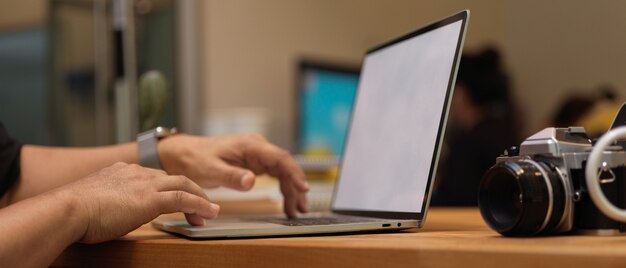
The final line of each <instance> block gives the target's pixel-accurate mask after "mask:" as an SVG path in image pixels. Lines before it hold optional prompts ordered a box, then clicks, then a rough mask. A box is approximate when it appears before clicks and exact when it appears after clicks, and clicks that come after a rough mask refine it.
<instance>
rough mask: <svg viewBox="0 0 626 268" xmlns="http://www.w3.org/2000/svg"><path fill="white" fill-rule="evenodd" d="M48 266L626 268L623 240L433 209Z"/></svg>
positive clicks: (115, 246)
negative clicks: (356, 224) (342, 230)
mask: <svg viewBox="0 0 626 268" xmlns="http://www.w3.org/2000/svg"><path fill="white" fill-rule="evenodd" d="M54 266H89V267H92V266H114V267H146V266H149V267H181V266H203V267H325V268H330V267H378V268H382V267H524V268H529V267H537V266H541V267H545V266H553V267H568V268H569V267H586V268H589V267H592V268H596V267H626V236H613V237H597V236H552V237H540V238H505V237H502V236H500V235H498V234H497V233H495V232H493V231H491V230H490V229H488V228H487V226H486V225H485V224H484V222H483V220H482V218H481V217H480V214H479V212H478V210H477V209H475V208H433V209H431V210H430V212H429V215H428V219H427V221H426V225H425V228H424V229H421V230H419V231H417V230H412V231H405V232H401V233H384V234H355V235H335V236H317V237H282V238H260V239H259V238H258V239H233V240H205V241H192V240H187V239H184V238H179V237H175V236H172V235H169V234H166V233H162V232H160V231H157V230H155V229H153V228H152V227H151V226H150V225H144V226H142V227H141V228H139V229H137V230H136V231H134V232H131V233H130V234H128V235H126V236H125V237H123V238H122V239H120V240H116V241H111V242H107V243H102V244H98V245H83V244H75V245H73V246H71V247H69V248H68V249H67V250H65V252H64V253H63V254H62V255H61V256H60V257H59V258H58V259H57V260H56V261H55V263H54Z"/></svg>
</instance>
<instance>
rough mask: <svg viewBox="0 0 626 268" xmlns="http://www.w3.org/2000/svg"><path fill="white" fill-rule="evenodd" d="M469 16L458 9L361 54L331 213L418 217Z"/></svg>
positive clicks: (423, 205)
mask: <svg viewBox="0 0 626 268" xmlns="http://www.w3.org/2000/svg"><path fill="white" fill-rule="evenodd" d="M468 18H469V11H468V10H466V11H462V12H460V13H458V14H455V15H453V16H450V17H448V18H446V19H443V20H441V21H438V22H435V23H432V24H430V25H428V26H426V27H423V28H421V29H419V30H417V31H414V32H411V33H409V34H407V35H404V36H402V37H400V38H397V39H395V40H392V41H390V42H388V43H386V44H383V45H380V46H378V47H375V48H373V49H371V50H370V51H368V53H367V55H366V56H365V59H364V62H363V69H362V72H361V79H360V81H359V87H358V90H357V95H356V100H355V104H354V108H353V112H352V113H353V114H352V119H351V122H350V128H349V131H348V134H347V140H346V144H345V148H344V156H343V159H342V163H341V166H340V171H339V177H338V182H337V185H336V186H335V193H334V195H333V202H332V209H333V211H334V212H336V213H342V214H351V215H362V216H373V217H385V218H403V219H418V220H422V219H423V218H424V216H425V214H426V209H427V208H428V203H429V200H430V193H431V192H432V189H431V188H432V185H433V180H434V177H435V172H436V167H437V162H438V158H439V153H440V147H441V143H442V139H443V135H444V131H445V126H446V120H447V116H448V110H449V103H450V100H451V98H452V92H453V88H454V82H455V79H456V72H457V66H458V62H459V59H460V57H461V50H462V47H463V40H464V37H465V30H466V27H467V20H468Z"/></svg>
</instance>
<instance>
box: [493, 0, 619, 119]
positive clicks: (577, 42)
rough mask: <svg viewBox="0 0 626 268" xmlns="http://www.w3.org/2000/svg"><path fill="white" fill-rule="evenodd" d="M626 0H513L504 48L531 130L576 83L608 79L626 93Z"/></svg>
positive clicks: (593, 85) (587, 84) (586, 84)
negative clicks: (625, 14) (625, 12)
mask: <svg viewBox="0 0 626 268" xmlns="http://www.w3.org/2000/svg"><path fill="white" fill-rule="evenodd" d="M624 11H626V1H610V0H597V1H568V0H557V1H539V0H531V1H510V2H508V4H507V7H506V10H505V12H504V13H505V14H506V15H505V16H504V18H505V20H504V21H502V23H503V24H504V25H506V29H507V31H506V36H505V39H504V40H505V42H506V43H505V46H504V49H505V51H506V53H507V55H508V58H507V60H508V63H509V66H510V67H511V70H512V71H513V75H514V79H515V81H516V83H515V86H516V89H517V91H516V95H517V96H518V102H519V103H520V104H522V105H524V106H525V109H526V114H527V119H528V125H529V128H530V129H537V128H540V127H543V126H545V125H544V124H546V122H547V120H548V119H549V118H550V117H551V116H552V114H553V113H554V112H555V109H556V107H557V106H558V105H559V104H560V102H561V101H562V100H563V98H564V97H565V96H567V94H568V92H569V91H570V90H571V89H573V88H580V89H581V90H586V91H589V90H592V89H594V88H596V87H597V86H599V85H600V84H604V83H610V84H612V85H614V86H615V87H616V89H618V90H619V92H618V93H619V94H620V95H621V99H622V100H623V99H624V97H626V17H625V16H624Z"/></svg>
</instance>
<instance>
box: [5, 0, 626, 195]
mask: <svg viewBox="0 0 626 268" xmlns="http://www.w3.org/2000/svg"><path fill="white" fill-rule="evenodd" d="M462 9H470V10H471V20H470V23H469V32H468V34H467V39H466V45H465V48H466V50H465V52H464V55H467V57H464V61H466V62H468V64H465V65H463V64H462V65H461V70H460V74H459V75H460V76H461V75H462V74H463V73H464V75H465V78H464V80H463V81H464V82H463V81H461V82H460V83H459V85H457V93H458V92H461V93H458V94H456V95H455V98H457V100H455V101H454V102H455V103H456V104H455V107H453V108H452V115H451V117H452V120H451V123H450V126H449V128H450V129H452V130H451V133H453V134H454V136H450V135H448V136H447V137H446V144H447V150H445V151H444V155H443V159H444V165H445V162H446V161H458V160H453V159H454V155H455V154H457V153H458V152H465V154H466V155H472V154H473V153H472V151H471V149H468V148H463V146H462V144H467V143H472V142H473V140H472V139H471V138H467V139H466V140H463V139H459V138H458V137H469V136H471V135H470V134H467V133H474V135H475V133H493V132H501V133H506V134H502V135H498V134H497V133H493V135H494V136H497V137H496V139H497V138H500V137H502V136H506V138H502V139H500V140H499V141H497V142H496V141H494V143H497V144H498V145H497V146H494V147H496V148H495V149H494V150H493V152H492V153H490V154H489V155H486V156H484V157H483V158H484V159H490V160H489V161H490V162H487V163H488V164H490V163H492V162H493V158H495V157H496V156H497V154H498V153H497V152H499V151H501V150H500V148H501V147H503V146H506V145H505V144H510V143H519V142H521V140H523V138H525V137H527V136H528V135H530V134H532V133H534V132H536V131H538V130H540V129H542V128H544V127H547V126H568V125H583V126H585V127H587V129H588V130H589V131H590V132H592V133H593V134H594V135H599V134H601V133H602V132H603V131H605V130H606V129H607V128H608V126H609V125H608V124H609V123H610V121H611V120H612V118H613V114H614V112H615V110H616V109H617V105H618V104H619V103H621V102H622V101H623V100H624V97H625V96H624V95H625V93H626V92H625V90H626V75H624V71H625V70H626V50H625V49H624V47H626V34H624V31H625V30H624V29H626V18H624V16H623V15H622V14H621V13H623V10H626V2H623V1H610V0H599V1H567V0H557V1H539V0H531V1H487V0H477V1H457V0H427V1H424V0H422V1H416V0H396V1H374V0H321V1H319V0H317V1H313V0H305V1H290V0H264V1H254V0H241V1H223V0H180V1H174V0H21V1H2V2H0V121H2V122H3V123H4V124H5V126H6V127H7V129H8V130H9V132H10V134H11V135H12V136H14V137H16V138H18V139H19V140H21V141H23V142H25V143H34V144H42V145H62V146H89V145H103V144H112V143H119V142H127V141H131V140H133V139H134V136H135V134H136V133H137V132H139V131H140V130H142V129H148V128H151V127H154V126H156V125H164V126H177V127H179V128H180V129H181V130H182V131H184V132H187V133H193V134H201V135H220V134H230V133H247V132H255V133H261V134H263V135H265V136H266V137H267V138H268V139H269V140H270V141H272V142H274V143H276V144H278V145H280V146H282V147H285V148H288V149H290V150H291V151H293V152H294V153H297V154H311V155H325V156H333V157H340V155H341V148H342V144H343V143H342V142H343V140H342V138H343V134H344V133H345V127H346V124H347V121H348V120H349V111H350V108H351V101H352V98H353V97H354V89H355V88H356V83H357V81H358V72H359V67H360V64H361V59H362V56H363V54H364V52H365V51H366V50H367V49H368V48H371V47H373V46H375V45H377V44H380V43H382V42H384V41H386V40H388V39H390V38H393V37H395V36H398V35H400V34H402V33H405V32H408V31H411V30H414V29H416V28H417V27H419V26H421V25H424V24H426V23H428V22H431V21H434V20H436V19H439V18H442V17H444V16H447V15H450V14H452V13H455V12H457V11H459V10H462ZM468 58H469V59H468ZM470 61H471V64H470ZM464 66H465V67H464ZM477 70H478V71H477ZM476 81H478V82H476ZM481 81H483V82H484V81H491V82H489V83H486V84H484V83H481ZM459 87H462V88H463V89H459ZM324 90H327V92H326V93H324V92H325V91H324ZM481 90H482V91H481ZM338 92H341V93H338ZM457 96H459V97H457ZM463 96H465V101H463V100H462V98H461V97H463ZM468 99H469V100H470V101H467V100H468ZM320 103H321V104H320ZM320 105H321V106H320ZM329 105H332V107H329ZM468 111H474V112H472V113H469V112H468ZM462 114H474V115H475V116H474V117H472V118H469V119H468V118H462V117H463V116H461V117H459V116H456V115H462ZM455 116H456V118H455ZM485 118H489V119H490V120H491V119H494V118H495V119H494V120H496V121H497V120H499V121H498V122H500V123H497V124H492V125H490V126H491V128H489V127H486V128H482V130H481V131H482V132H472V131H473V130H475V127H476V126H477V125H480V124H479V123H480V122H482V120H483V119H485ZM467 120H469V121H467ZM492 121H493V120H492ZM492 121H490V122H492ZM494 126H496V127H494ZM451 135H452V134H451ZM485 135H487V134H485ZM481 136H484V135H482V134H481ZM455 137H457V138H455ZM455 144H456V145H455ZM459 144H461V145H459ZM510 145H514V144H510ZM459 146H460V147H459ZM455 148H459V149H455ZM505 148H506V147H505ZM502 149H504V148H502ZM493 154H496V155H493ZM316 163H317V162H315V163H309V164H312V169H315V167H314V166H315V164H316ZM331 163H332V161H331ZM482 165H483V166H484V164H482ZM325 166H326V165H324V164H323V163H322V167H325ZM483 169H484V168H482V167H481V168H479V170H478V171H477V172H476V173H481V172H484V171H483ZM450 176H458V175H450ZM445 181H446V179H443V180H442V181H441V183H444V182H445ZM468 187H473V186H468ZM470 199H471V198H470ZM443 203H446V202H443ZM471 203H472V200H469V201H467V200H465V201H463V202H461V201H460V202H459V205H463V204H471Z"/></svg>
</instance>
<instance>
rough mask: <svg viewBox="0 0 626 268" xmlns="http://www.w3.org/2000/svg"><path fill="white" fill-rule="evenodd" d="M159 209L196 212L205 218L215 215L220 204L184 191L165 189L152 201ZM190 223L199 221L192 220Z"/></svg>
mask: <svg viewBox="0 0 626 268" xmlns="http://www.w3.org/2000/svg"><path fill="white" fill-rule="evenodd" d="M154 203H155V204H157V206H158V208H159V209H160V212H161V214H164V213H174V212H183V213H187V214H196V215H198V216H200V217H202V218H205V219H212V218H215V217H217V214H218V213H219V210H220V206H218V205H217V204H213V203H211V202H209V200H207V199H205V198H202V197H199V196H197V195H195V194H190V193H188V192H184V191H167V192H159V193H157V195H156V200H155V202H154ZM189 223H191V224H196V223H199V221H196V220H192V222H189Z"/></svg>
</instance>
